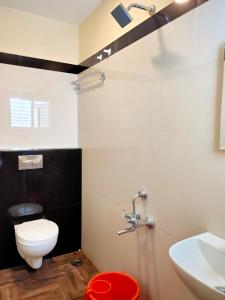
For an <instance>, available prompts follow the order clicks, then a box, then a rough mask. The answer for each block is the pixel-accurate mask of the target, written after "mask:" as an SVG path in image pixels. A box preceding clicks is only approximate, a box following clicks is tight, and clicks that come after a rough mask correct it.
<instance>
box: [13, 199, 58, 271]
mask: <svg viewBox="0 0 225 300" xmlns="http://www.w3.org/2000/svg"><path fill="white" fill-rule="evenodd" d="M8 213H9V216H10V218H11V221H12V222H13V225H14V229H15V239H16V246H17V250H18V252H19V254H20V256H21V257H22V258H23V259H24V260H25V261H26V262H27V264H28V265H29V266H30V267H31V268H33V269H39V268H40V267H41V266H42V261H43V256H45V255H47V254H48V253H49V252H51V251H52V250H53V249H54V247H55V245H56V243H57V240H58V234H59V228H58V226H57V224H56V223H54V222H52V221H49V220H47V219H46V218H44V214H43V207H42V206H41V205H39V204H33V203H24V204H19V205H14V206H12V207H10V208H9V210H8Z"/></svg>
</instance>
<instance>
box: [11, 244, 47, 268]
mask: <svg viewBox="0 0 225 300" xmlns="http://www.w3.org/2000/svg"><path fill="white" fill-rule="evenodd" d="M16 246H17V243H16ZM17 250H18V252H19V254H20V256H21V257H22V258H23V259H24V260H25V262H26V263H27V264H28V266H30V267H31V268H32V269H35V270H36V269H39V268H40V267H41V266H42V262H43V256H38V257H35V256H34V257H25V256H24V255H23V254H22V253H21V251H20V249H19V247H18V246H17Z"/></svg>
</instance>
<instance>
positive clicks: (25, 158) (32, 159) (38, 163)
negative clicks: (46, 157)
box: [18, 154, 43, 170]
mask: <svg viewBox="0 0 225 300" xmlns="http://www.w3.org/2000/svg"><path fill="white" fill-rule="evenodd" d="M18 168H19V170H33V169H42V168H43V155H42V154H39V155H21V156H18Z"/></svg>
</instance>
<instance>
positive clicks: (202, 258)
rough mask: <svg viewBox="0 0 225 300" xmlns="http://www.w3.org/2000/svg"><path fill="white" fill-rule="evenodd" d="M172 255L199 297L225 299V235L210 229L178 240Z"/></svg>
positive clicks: (181, 272) (171, 252)
mask: <svg viewBox="0 0 225 300" xmlns="http://www.w3.org/2000/svg"><path fill="white" fill-rule="evenodd" d="M169 255H170V258H171V260H172V262H173V264H174V267H175V269H176V271H177V272H178V274H179V275H180V276H181V278H182V279H183V281H184V282H185V283H186V284H187V286H188V287H189V288H190V289H191V290H192V291H193V292H194V293H195V294H196V295H197V296H198V297H199V299H201V300H225V239H222V238H219V237H217V236H215V235H213V234H211V233H209V232H206V233H203V234H200V235H197V236H193V237H191V238H188V239H185V240H183V241H180V242H178V243H176V244H175V245H173V246H172V247H171V248H170V250H169Z"/></svg>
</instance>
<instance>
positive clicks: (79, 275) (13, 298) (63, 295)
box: [0, 252, 97, 300]
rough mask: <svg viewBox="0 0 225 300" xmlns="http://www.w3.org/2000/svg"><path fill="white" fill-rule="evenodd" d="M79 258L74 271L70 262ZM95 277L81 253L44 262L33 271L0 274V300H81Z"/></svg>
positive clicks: (24, 267)
mask: <svg viewBox="0 0 225 300" xmlns="http://www.w3.org/2000/svg"><path fill="white" fill-rule="evenodd" d="M76 258H81V259H82V261H83V264H82V265H81V266H80V267H75V266H72V265H71V264H70V261H71V260H72V259H76ZM95 274H97V270H96V268H95V267H94V266H93V264H92V263H91V262H90V261H89V260H88V259H87V257H85V255H84V254H83V253H82V252H79V253H70V254H66V255H62V256H58V257H54V258H51V259H46V260H44V263H43V266H42V267H41V268H40V269H39V270H36V271H33V270H31V269H29V268H28V267H27V266H25V265H24V266H20V267H15V268H12V269H5V270H0V300H20V299H26V300H31V299H32V300H83V299H84V293H85V286H86V284H87V283H88V281H89V280H90V278H91V277H92V276H93V275H95Z"/></svg>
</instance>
